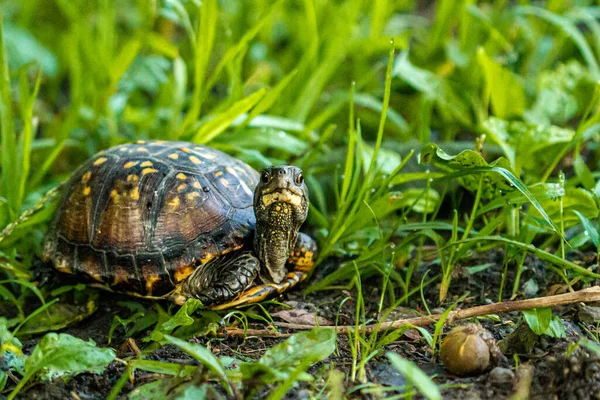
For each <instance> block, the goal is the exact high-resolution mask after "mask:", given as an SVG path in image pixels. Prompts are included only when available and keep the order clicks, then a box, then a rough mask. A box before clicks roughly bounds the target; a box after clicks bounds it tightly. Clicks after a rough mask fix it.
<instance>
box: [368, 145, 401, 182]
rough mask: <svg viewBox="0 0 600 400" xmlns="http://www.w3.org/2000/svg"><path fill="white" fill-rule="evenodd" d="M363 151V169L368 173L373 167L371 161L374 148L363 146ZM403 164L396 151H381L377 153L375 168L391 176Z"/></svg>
mask: <svg viewBox="0 0 600 400" xmlns="http://www.w3.org/2000/svg"><path fill="white" fill-rule="evenodd" d="M362 150H363V156H362V160H363V168H364V170H365V171H367V170H368V169H369V165H371V159H372V158H373V151H374V150H373V148H372V147H370V146H367V145H364V146H362ZM401 162H402V158H401V157H400V155H399V154H398V153H396V152H395V151H391V150H387V149H379V151H378V152H377V161H376V164H375V168H376V169H377V170H379V171H380V172H381V173H383V174H386V175H390V174H391V173H393V172H394V170H395V169H396V168H397V167H398V165H400V163H401Z"/></svg>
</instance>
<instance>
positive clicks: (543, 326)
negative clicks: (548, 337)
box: [523, 307, 552, 335]
mask: <svg viewBox="0 0 600 400" xmlns="http://www.w3.org/2000/svg"><path fill="white" fill-rule="evenodd" d="M523 316H524V317H525V321H526V322H527V325H529V327H530V328H531V330H532V331H534V332H535V333H536V334H537V335H543V334H544V333H546V331H547V330H548V328H549V327H550V321H552V309H551V308H550V307H545V308H534V309H531V310H525V311H523Z"/></svg>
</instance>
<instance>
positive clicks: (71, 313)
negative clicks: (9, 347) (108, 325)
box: [19, 289, 98, 336]
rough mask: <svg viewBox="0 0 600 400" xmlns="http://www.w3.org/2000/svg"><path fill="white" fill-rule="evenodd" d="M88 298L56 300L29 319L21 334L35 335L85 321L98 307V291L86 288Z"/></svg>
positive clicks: (85, 293) (20, 331)
mask: <svg viewBox="0 0 600 400" xmlns="http://www.w3.org/2000/svg"><path fill="white" fill-rule="evenodd" d="M83 294H84V295H85V296H86V299H82V300H81V301H78V302H77V303H66V302H60V301H59V302H56V303H54V304H52V305H50V307H48V308H47V309H46V310H45V311H44V312H41V313H39V314H37V315H36V316H34V317H33V318H31V319H29V320H27V322H25V323H24V324H23V325H22V326H21V328H20V329H19V335H21V336H23V335H34V334H39V333H43V332H48V331H57V330H60V329H62V328H65V327H67V326H69V325H72V324H74V323H76V322H79V321H83V320H84V319H85V318H87V317H89V316H90V315H92V314H93V313H94V312H95V311H96V310H97V308H98V304H97V299H98V292H97V291H95V290H89V289H88V290H86V291H84V292H83Z"/></svg>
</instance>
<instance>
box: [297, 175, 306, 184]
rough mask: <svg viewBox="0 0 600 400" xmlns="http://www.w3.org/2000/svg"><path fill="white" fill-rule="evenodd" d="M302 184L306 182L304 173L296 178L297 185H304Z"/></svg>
mask: <svg viewBox="0 0 600 400" xmlns="http://www.w3.org/2000/svg"><path fill="white" fill-rule="evenodd" d="M302 182H304V176H302V172H300V173H299V174H298V175H297V176H296V183H297V184H298V185H302Z"/></svg>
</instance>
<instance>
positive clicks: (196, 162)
mask: <svg viewBox="0 0 600 400" xmlns="http://www.w3.org/2000/svg"><path fill="white" fill-rule="evenodd" d="M190 161H191V162H193V163H194V164H196V165H200V164H202V160H200V159H199V158H198V157H196V156H190Z"/></svg>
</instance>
